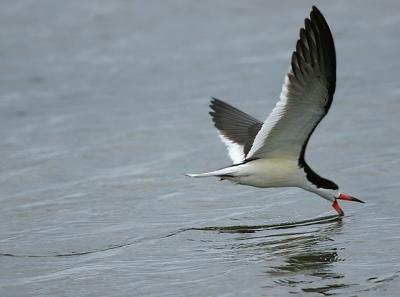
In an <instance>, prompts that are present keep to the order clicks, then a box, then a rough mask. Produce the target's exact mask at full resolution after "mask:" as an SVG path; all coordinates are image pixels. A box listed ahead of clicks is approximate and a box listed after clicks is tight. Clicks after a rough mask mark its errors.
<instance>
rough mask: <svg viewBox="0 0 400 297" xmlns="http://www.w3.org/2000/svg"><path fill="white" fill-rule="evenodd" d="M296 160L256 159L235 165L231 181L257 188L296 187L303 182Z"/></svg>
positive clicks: (302, 175)
mask: <svg viewBox="0 0 400 297" xmlns="http://www.w3.org/2000/svg"><path fill="white" fill-rule="evenodd" d="M297 164H298V163H297V160H288V159H283V158H282V159H277V158H274V159H257V160H254V161H251V162H248V163H246V164H243V165H239V166H238V167H237V171H236V172H235V173H234V177H229V178H227V179H229V180H230V181H232V182H235V183H238V184H242V185H249V186H254V187H259V188H269V187H296V186H299V185H300V184H302V183H303V182H304V178H305V176H304V174H303V173H302V171H301V170H299V168H298V165H297Z"/></svg>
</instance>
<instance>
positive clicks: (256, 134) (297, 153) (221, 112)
mask: <svg viewBox="0 0 400 297" xmlns="http://www.w3.org/2000/svg"><path fill="white" fill-rule="evenodd" d="M304 24H305V25H304V28H301V29H300V38H299V40H298V41H297V44H296V50H295V51H294V52H293V54H292V58H291V61H290V66H289V71H288V73H287V75H286V76H285V80H284V83H283V87H282V92H281V94H280V100H279V101H278V103H277V104H276V106H275V108H274V109H273V110H272V112H271V114H270V115H269V116H268V118H267V119H266V120H265V122H264V123H262V122H261V121H259V120H257V119H255V118H253V117H252V116H250V115H248V114H246V113H244V112H243V111H240V110H239V109H237V108H235V107H233V106H231V105H229V104H227V103H225V102H223V101H221V100H219V99H216V98H213V99H212V101H211V104H210V107H211V109H212V111H211V112H210V114H211V116H212V119H213V121H214V124H215V127H216V128H217V129H218V132H219V136H220V138H221V140H222V141H223V142H224V143H225V144H226V146H227V149H228V154H229V156H230V158H231V159H232V161H233V165H231V166H228V167H225V168H222V169H219V170H215V171H211V172H207V173H201V174H188V176H191V177H207V176H216V177H219V178H220V179H222V180H229V181H231V182H233V183H237V184H242V185H249V186H254V187H260V188H270V187H299V188H302V189H304V190H306V191H310V192H312V193H315V194H317V195H319V196H321V197H322V198H324V199H326V200H328V201H330V202H331V203H332V207H333V208H334V209H335V210H336V211H337V213H338V214H339V215H340V216H343V215H344V213H343V210H342V209H341V208H340V206H339V204H338V201H337V200H346V201H356V202H362V203H363V201H361V200H359V199H357V198H354V197H352V196H350V195H347V194H343V193H340V192H339V187H338V186H337V184H335V183H334V182H332V181H330V180H328V179H326V178H323V177H321V176H319V175H318V174H317V173H315V172H314V171H313V170H312V169H311V168H310V166H308V164H307V163H306V160H305V152H306V148H307V144H308V141H309V140H310V137H311V134H312V133H313V132H314V130H315V128H316V127H317V126H318V124H319V122H321V120H322V119H323V118H324V117H325V115H326V114H327V113H328V111H329V108H330V106H331V104H332V100H333V94H334V92H335V88H336V53H335V45H334V42H333V38H332V33H331V31H330V29H329V26H328V24H327V22H326V20H325V18H324V16H323V15H322V14H321V12H320V11H319V10H318V9H317V8H316V7H315V6H313V7H312V10H311V13H310V18H306V19H305V20H304Z"/></svg>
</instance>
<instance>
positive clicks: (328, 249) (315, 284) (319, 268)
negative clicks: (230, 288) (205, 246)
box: [232, 216, 351, 295]
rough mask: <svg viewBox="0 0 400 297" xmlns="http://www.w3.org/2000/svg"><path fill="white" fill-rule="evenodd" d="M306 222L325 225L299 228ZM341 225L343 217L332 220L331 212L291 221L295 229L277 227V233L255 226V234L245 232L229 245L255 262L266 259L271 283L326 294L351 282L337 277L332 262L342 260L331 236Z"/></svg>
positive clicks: (307, 224)
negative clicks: (321, 215) (243, 235)
mask: <svg viewBox="0 0 400 297" xmlns="http://www.w3.org/2000/svg"><path fill="white" fill-rule="evenodd" d="M336 218H337V216H336ZM305 224H306V226H309V225H310V224H313V226H318V225H320V224H324V225H323V226H322V227H318V229H313V230H312V231H310V229H309V227H306V228H307V229H306V230H304V229H300V230H299V228H303V227H304V226H305ZM314 224H315V225H314ZM325 224H327V225H325ZM341 227H342V221H341V220H334V218H333V217H332V216H330V217H324V218H319V219H314V220H308V221H304V222H294V223H292V224H291V225H290V227H289V228H291V230H294V229H295V230H294V231H293V232H283V233H282V230H285V229H279V230H276V231H278V232H277V233H275V232H272V233H271V231H273V230H271V229H269V228H266V229H265V230H262V229H261V228H259V227H257V230H258V232H257V236H256V237H248V236H246V237H245V240H244V239H241V238H236V239H237V240H238V242H239V243H237V244H233V246H232V249H233V250H240V251H241V253H240V255H241V256H243V252H244V253H245V254H248V255H251V258H252V259H253V260H255V259H256V261H257V262H263V261H264V260H265V261H267V263H268V264H267V267H266V270H265V274H266V276H267V277H268V278H270V277H272V279H273V281H274V283H277V284H279V285H281V286H289V287H292V288H293V292H295V290H296V289H299V288H301V290H302V291H303V292H315V293H320V294H323V295H325V294H326V295H328V294H330V291H332V290H335V289H338V288H343V287H347V286H350V285H351V284H347V283H344V282H343V281H340V280H339V279H341V278H343V275H341V274H339V273H337V272H336V271H335V269H333V266H332V264H333V263H335V262H337V261H342V260H343V259H341V258H340V257H339V255H338V250H337V247H336V246H335V243H333V242H332V238H331V236H332V235H335V234H336V233H340V231H341ZM243 241H245V243H243ZM331 243H332V244H331ZM277 259H281V260H282V261H280V260H277Z"/></svg>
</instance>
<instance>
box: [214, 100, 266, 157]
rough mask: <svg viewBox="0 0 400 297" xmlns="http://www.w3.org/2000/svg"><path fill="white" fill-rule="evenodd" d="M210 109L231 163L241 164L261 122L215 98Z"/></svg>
mask: <svg viewBox="0 0 400 297" xmlns="http://www.w3.org/2000/svg"><path fill="white" fill-rule="evenodd" d="M210 107H211V109H212V111H210V115H211V116H212V119H213V122H214V125H215V127H216V128H217V129H218V132H219V136H220V138H221V140H222V141H223V142H224V143H225V144H226V146H227V148H228V154H229V157H230V158H231V159H232V161H233V163H241V162H243V161H244V159H245V157H246V155H247V153H248V152H249V151H250V148H251V145H252V144H253V141H254V138H255V137H256V135H257V133H258V131H259V130H260V129H261V126H262V122H260V121H259V120H257V119H255V118H253V117H252V116H250V115H248V114H247V113H244V112H243V111H240V110H239V109H237V108H235V107H233V106H232V105H229V104H227V103H225V102H223V101H222V100H219V99H216V98H213V100H211V103H210Z"/></svg>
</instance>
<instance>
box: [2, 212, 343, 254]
mask: <svg viewBox="0 0 400 297" xmlns="http://www.w3.org/2000/svg"><path fill="white" fill-rule="evenodd" d="M335 221H341V217H340V216H337V215H332V216H325V217H318V218H314V219H309V220H303V221H297V222H284V223H279V224H271V225H254V226H246V225H244V226H240V225H238V226H223V227H218V226H211V227H189V228H182V229H179V230H178V231H176V232H173V233H169V234H167V235H165V236H162V237H152V238H147V239H148V240H151V239H162V238H168V237H171V236H174V235H177V234H179V233H182V232H186V231H217V232H220V233H254V232H257V231H265V230H279V229H289V228H296V227H301V226H308V225H317V224H327V223H331V222H335ZM145 239H146V238H141V239H136V240H133V241H128V242H125V243H121V244H114V245H109V246H108V247H105V248H102V249H93V250H89V251H82V252H70V253H53V254H48V255H34V254H31V255H29V254H13V253H1V252H0V256H3V257H15V258H56V257H60V258H61V257H73V256H85V255H90V254H95V253H101V252H106V251H110V250H114V249H119V248H124V247H127V246H131V245H134V244H136V243H139V242H142V241H143V240H145Z"/></svg>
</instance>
